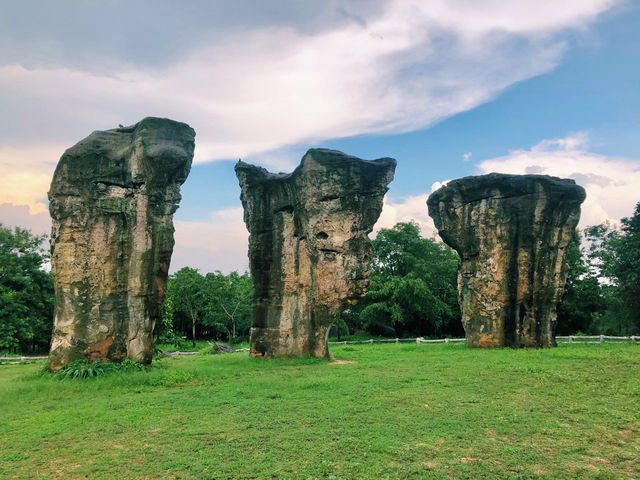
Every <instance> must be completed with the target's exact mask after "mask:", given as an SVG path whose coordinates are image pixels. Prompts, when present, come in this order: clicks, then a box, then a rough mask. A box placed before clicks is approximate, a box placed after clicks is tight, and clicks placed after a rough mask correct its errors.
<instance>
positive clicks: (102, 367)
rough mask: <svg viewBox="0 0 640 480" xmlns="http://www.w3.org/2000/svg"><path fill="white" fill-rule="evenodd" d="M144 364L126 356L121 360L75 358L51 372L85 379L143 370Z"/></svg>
mask: <svg viewBox="0 0 640 480" xmlns="http://www.w3.org/2000/svg"><path fill="white" fill-rule="evenodd" d="M144 368H145V366H144V365H142V364H141V363H138V362H134V361H133V360H131V359H129V358H126V359H124V360H123V361H122V362H119V363H116V362H102V361H96V362H91V361H87V360H77V361H75V362H70V363H67V364H66V365H65V366H63V367H62V368H61V369H60V370H58V371H57V372H55V373H54V374H53V376H54V377H56V378H59V379H61V380H63V379H81V380H82V379H86V378H93V377H102V376H104V375H106V374H109V373H116V372H137V371H140V370H144Z"/></svg>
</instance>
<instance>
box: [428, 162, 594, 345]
mask: <svg viewBox="0 0 640 480" xmlns="http://www.w3.org/2000/svg"><path fill="white" fill-rule="evenodd" d="M584 199H585V191H584V189H583V188H582V187H580V186H578V185H576V184H575V182H574V181H573V180H567V179H560V178H556V177H549V176H544V175H503V174H496V173H492V174H489V175H482V176H477V177H466V178H462V179H459V180H454V181H452V182H450V183H448V184H447V185H446V186H444V187H442V188H440V189H439V190H437V191H436V192H434V193H433V194H432V195H431V196H430V197H429V199H428V200H427V205H428V207H429V215H430V216H431V217H432V218H433V220H434V222H435V225H436V228H437V229H438V231H439V233H440V236H441V237H442V239H443V240H444V242H445V243H447V244H448V245H450V246H451V247H452V248H454V249H455V250H456V251H457V252H458V254H459V255H460V258H461V266H460V272H459V274H458V300H459V303H460V307H461V310H462V323H463V325H464V329H465V332H466V337H467V342H468V344H469V345H470V346H474V347H501V346H511V347H542V346H551V345H554V344H555V339H554V328H555V322H556V306H557V304H558V302H559V301H560V299H561V297H562V293H563V290H564V285H565V281H566V274H567V272H566V266H565V252H566V249H567V245H568V243H569V240H570V238H571V236H572V235H573V233H574V231H575V228H576V225H577V224H578V220H579V218H580V204H581V203H582V202H583V201H584Z"/></svg>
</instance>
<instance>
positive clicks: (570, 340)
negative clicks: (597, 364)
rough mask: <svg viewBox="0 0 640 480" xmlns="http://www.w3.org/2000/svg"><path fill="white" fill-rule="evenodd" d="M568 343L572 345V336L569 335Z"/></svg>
mask: <svg viewBox="0 0 640 480" xmlns="http://www.w3.org/2000/svg"><path fill="white" fill-rule="evenodd" d="M569 343H573V335H569Z"/></svg>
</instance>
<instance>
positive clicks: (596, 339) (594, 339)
mask: <svg viewBox="0 0 640 480" xmlns="http://www.w3.org/2000/svg"><path fill="white" fill-rule="evenodd" d="M466 341H467V340H466V338H437V339H428V338H423V337H416V338H371V339H369V340H343V341H335V342H329V345H358V344H367V343H406V342H411V343H417V344H422V343H462V342H466ZM556 341H557V342H558V343H604V342H608V341H613V342H624V341H627V342H629V341H630V342H640V336H638V335H631V336H628V337H616V336H612V335H566V336H565V335H563V336H557V337H556Z"/></svg>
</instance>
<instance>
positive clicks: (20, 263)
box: [0, 224, 53, 354]
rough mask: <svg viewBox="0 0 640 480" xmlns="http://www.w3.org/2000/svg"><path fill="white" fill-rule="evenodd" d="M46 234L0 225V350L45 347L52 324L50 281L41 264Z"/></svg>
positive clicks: (14, 350) (35, 349)
mask: <svg viewBox="0 0 640 480" xmlns="http://www.w3.org/2000/svg"><path fill="white" fill-rule="evenodd" d="M45 241H46V236H44V235H43V236H37V235H33V234H32V233H31V232H30V231H29V230H25V229H22V228H15V229H14V230H11V229H9V228H6V227H4V226H3V225H2V224H0V352H3V351H4V352H13V353H24V354H27V353H35V352H41V351H45V350H47V348H48V346H49V340H50V338H51V327H52V323H53V283H52V280H51V274H50V273H49V272H47V271H45V270H43V267H44V265H45V263H46V261H47V260H48V255H47V253H46V252H45V250H44V247H43V245H44V243H45Z"/></svg>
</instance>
